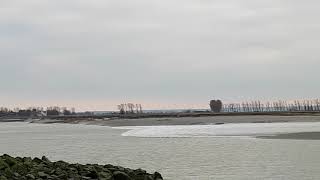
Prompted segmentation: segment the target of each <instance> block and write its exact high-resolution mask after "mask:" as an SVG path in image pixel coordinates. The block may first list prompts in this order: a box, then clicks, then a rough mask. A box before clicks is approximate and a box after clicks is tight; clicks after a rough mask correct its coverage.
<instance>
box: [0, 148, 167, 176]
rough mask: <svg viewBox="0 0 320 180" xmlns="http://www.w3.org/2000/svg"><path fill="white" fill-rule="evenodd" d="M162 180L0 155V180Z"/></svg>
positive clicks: (90, 166) (136, 173)
mask: <svg viewBox="0 0 320 180" xmlns="http://www.w3.org/2000/svg"><path fill="white" fill-rule="evenodd" d="M11 179H12V180H32V179H36V180H43V179H52V180H61V179H62V180H69V179H72V180H82V179H87V180H163V178H162V176H161V174H159V173H158V172H156V173H154V174H148V173H147V172H146V171H144V170H141V169H137V170H132V169H128V168H123V167H119V166H113V165H104V166H103V165H97V164H87V165H81V164H69V163H66V162H64V161H58V162H51V161H49V159H48V158H46V157H42V158H41V159H39V158H34V159H32V158H30V157H24V158H20V157H16V158H14V157H11V156H9V155H6V154H5V155H3V156H0V180H11Z"/></svg>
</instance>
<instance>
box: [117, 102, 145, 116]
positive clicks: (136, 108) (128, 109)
mask: <svg viewBox="0 0 320 180" xmlns="http://www.w3.org/2000/svg"><path fill="white" fill-rule="evenodd" d="M117 107H118V110H119V112H120V114H141V113H143V111H142V105H141V104H133V103H125V104H119V105H118V106H117Z"/></svg>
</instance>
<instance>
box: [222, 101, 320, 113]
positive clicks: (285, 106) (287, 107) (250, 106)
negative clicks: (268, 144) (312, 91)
mask: <svg viewBox="0 0 320 180" xmlns="http://www.w3.org/2000/svg"><path fill="white" fill-rule="evenodd" d="M222 111H223V112H276V111H277V112H295V111H320V99H313V100H294V101H283V100H279V101H273V102H264V103H263V102H262V101H250V102H242V103H229V104H223V105H222Z"/></svg>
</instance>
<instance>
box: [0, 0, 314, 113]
mask: <svg viewBox="0 0 320 180" xmlns="http://www.w3.org/2000/svg"><path fill="white" fill-rule="evenodd" d="M319 8H320V1H318V0H308V1H307V2H306V1H301V0H259V1H257V0H28V1H23V0H20V1H18V0H0V82H1V83H0V88H1V89H0V106H10V107H15V106H22V107H24V106H30V105H43V106H47V105H62V106H75V107H76V108H78V109H81V110H103V109H114V108H115V107H116V104H118V103H121V102H129V101H130V102H134V103H142V104H144V106H145V108H149V109H150V108H152V109H154V108H181V107H183V108H196V107H207V104H208V101H209V100H210V99H214V98H219V99H222V100H224V101H225V102H233V101H234V102H238V101H241V100H253V99H263V100H264V99H271V100H274V99H278V98H281V99H302V98H318V97H319V91H320V83H319V77H320V75H319V68H320V49H319V47H320V46H319V42H320V22H319V21H320V20H319V17H320V11H319Z"/></svg>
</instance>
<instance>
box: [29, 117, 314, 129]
mask: <svg viewBox="0 0 320 180" xmlns="http://www.w3.org/2000/svg"><path fill="white" fill-rule="evenodd" d="M32 122H35V123H70V124H92V125H101V126H111V127H117V126H165V125H209V124H216V125H219V124H227V123H277V122H320V116H260V115H257V116H210V117H180V118H141V119H107V118H106V119H86V118H81V119H64V120H54V119H47V120H33V121H32Z"/></svg>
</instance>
